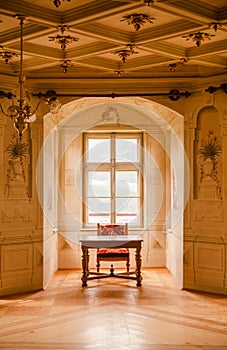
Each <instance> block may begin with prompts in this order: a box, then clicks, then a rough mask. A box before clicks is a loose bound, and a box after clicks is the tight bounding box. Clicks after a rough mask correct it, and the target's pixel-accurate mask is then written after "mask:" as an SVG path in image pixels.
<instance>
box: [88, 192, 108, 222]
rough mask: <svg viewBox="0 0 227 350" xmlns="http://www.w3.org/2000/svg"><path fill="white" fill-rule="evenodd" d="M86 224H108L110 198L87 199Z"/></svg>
mask: <svg viewBox="0 0 227 350" xmlns="http://www.w3.org/2000/svg"><path fill="white" fill-rule="evenodd" d="M88 222H89V223H97V222H110V198H88Z"/></svg>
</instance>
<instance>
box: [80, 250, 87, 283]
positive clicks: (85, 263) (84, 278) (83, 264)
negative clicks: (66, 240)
mask: <svg viewBox="0 0 227 350" xmlns="http://www.w3.org/2000/svg"><path fill="white" fill-rule="evenodd" d="M82 254H83V255H82V268H83V274H82V277H81V281H82V286H83V287H86V286H87V278H88V275H89V273H88V260H89V256H88V248H87V247H85V246H82Z"/></svg>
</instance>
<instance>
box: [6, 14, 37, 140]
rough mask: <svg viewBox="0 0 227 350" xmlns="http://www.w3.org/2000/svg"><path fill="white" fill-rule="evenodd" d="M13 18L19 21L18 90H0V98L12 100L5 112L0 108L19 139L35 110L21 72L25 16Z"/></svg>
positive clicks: (33, 118) (34, 117) (31, 120)
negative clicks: (15, 91) (12, 121)
mask: <svg viewBox="0 0 227 350" xmlns="http://www.w3.org/2000/svg"><path fill="white" fill-rule="evenodd" d="M15 18H17V19H18V20H19V23H20V70H19V75H18V82H19V91H18V94H17V93H16V94H14V93H11V92H9V93H5V92H4V91H0V98H4V97H6V98H8V99H10V100H12V105H11V106H9V108H8V110H7V113H5V112H4V110H3V108H2V106H1V105H0V109H1V112H2V113H3V114H4V115H5V116H7V117H9V118H10V119H12V120H14V128H15V129H16V130H17V133H18V136H19V139H20V140H21V139H22V135H23V133H24V132H25V130H26V129H27V127H28V124H29V123H31V122H33V121H35V120H36V115H35V112H36V110H33V109H32V107H31V105H30V98H29V94H28V91H26V90H25V89H24V83H25V75H24V73H23V28H24V23H25V21H26V20H27V17H26V16H23V15H16V16H15ZM17 95H18V96H17ZM38 106H39V104H38ZM38 106H37V108H38Z"/></svg>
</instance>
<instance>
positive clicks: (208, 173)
mask: <svg viewBox="0 0 227 350" xmlns="http://www.w3.org/2000/svg"><path fill="white" fill-rule="evenodd" d="M219 123H220V122H219V115H218V111H217V110H216V108H214V107H213V106H208V107H204V108H203V109H201V111H200V112H199V114H198V117H197V128H196V132H195V141H194V197H195V198H196V199H220V200H221V199H222V198H223V180H222V176H223V175H222V138H221V129H220V126H219Z"/></svg>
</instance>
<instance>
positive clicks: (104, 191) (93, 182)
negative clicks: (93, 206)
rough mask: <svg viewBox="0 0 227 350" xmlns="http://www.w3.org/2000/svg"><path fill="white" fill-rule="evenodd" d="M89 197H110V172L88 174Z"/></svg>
mask: <svg viewBox="0 0 227 350" xmlns="http://www.w3.org/2000/svg"><path fill="white" fill-rule="evenodd" d="M88 196H89V197H100V196H103V197H105V196H106V197H109V196H110V173H109V172H108V171H89V172H88Z"/></svg>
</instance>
